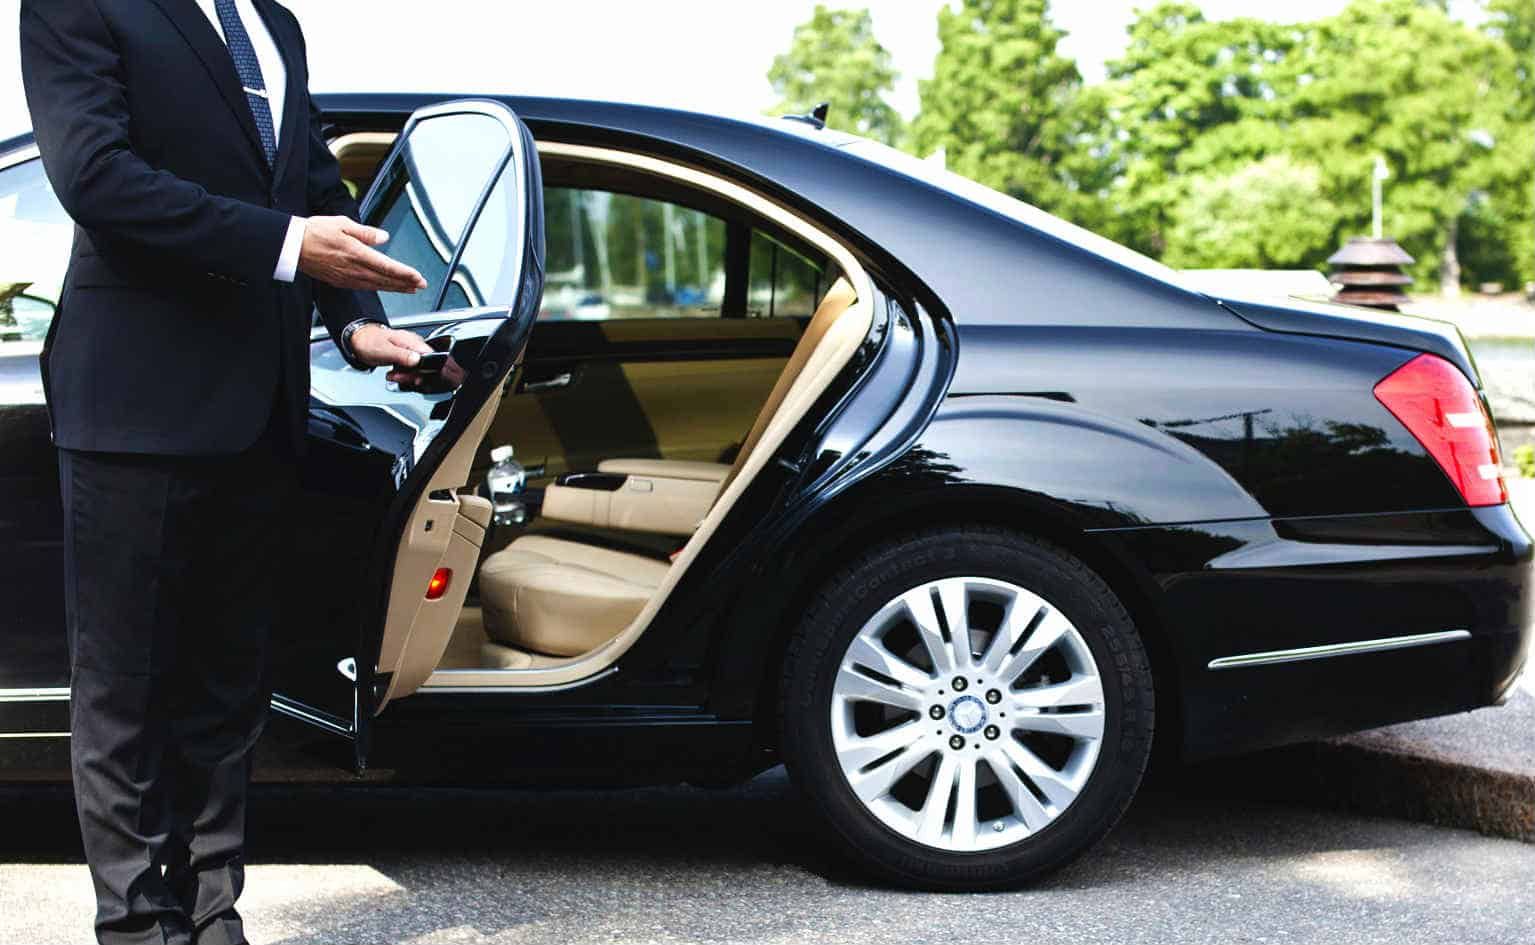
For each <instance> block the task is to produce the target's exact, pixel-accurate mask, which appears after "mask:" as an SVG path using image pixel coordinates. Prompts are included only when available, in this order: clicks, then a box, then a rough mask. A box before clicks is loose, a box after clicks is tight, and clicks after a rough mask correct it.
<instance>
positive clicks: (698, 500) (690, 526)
mask: <svg viewBox="0 0 1535 945" xmlns="http://www.w3.org/2000/svg"><path fill="white" fill-rule="evenodd" d="M630 464H633V465H630ZM640 464H650V465H648V466H644V465H640ZM680 465H681V466H683V467H712V466H717V467H718V468H720V469H723V470H724V471H725V472H724V474H723V475H720V476H719V477H718V478H714V475H713V470H709V469H703V468H698V469H688V468H683V469H681V470H679V471H681V472H683V473H684V474H691V475H692V476H695V477H701V478H686V477H672V476H664V475H655V474H651V475H641V474H639V473H637V472H635V473H620V472H618V470H617V469H615V468H614V467H615V466H617V467H618V469H661V468H663V467H669V466H670V463H669V462H668V461H666V460H609V461H607V462H605V463H603V464H601V466H599V467H598V469H599V470H600V472H596V473H572V474H569V475H565V476H561V477H560V478H559V479H558V480H557V481H556V482H555V483H554V484H553V485H551V486H549V487H548V488H546V489H545V490H544V504H543V510H542V515H543V517H544V518H552V519H557V520H559V521H564V522H577V523H580V524H582V525H595V526H597V527H598V528H616V529H620V530H622V531H630V532H658V533H660V534H663V535H691V534H693V532H694V531H695V530H697V528H698V523H699V522H701V521H703V518H704V516H705V515H707V514H709V509H710V508H711V507H713V505H714V500H715V499H716V498H718V497H719V493H720V486H721V484H722V483H723V482H724V478H725V475H728V474H729V472H730V467H728V466H721V465H720V464H718V463H682V464H680ZM667 471H670V469H668V470H667Z"/></svg>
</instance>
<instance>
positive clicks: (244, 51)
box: [214, 0, 277, 166]
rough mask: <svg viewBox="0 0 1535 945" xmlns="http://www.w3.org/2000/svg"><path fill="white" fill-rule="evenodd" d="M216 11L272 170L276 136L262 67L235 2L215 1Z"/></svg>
mask: <svg viewBox="0 0 1535 945" xmlns="http://www.w3.org/2000/svg"><path fill="white" fill-rule="evenodd" d="M214 2H215V4H216V5H217V7H218V11H219V22H220V23H222V24H223V25H224V43H225V44H226V45H228V46H229V55H230V56H232V57H233V58H234V61H235V71H236V72H238V73H239V74H240V84H241V85H243V86H245V100H246V101H247V102H249V103H250V107H251V116H252V117H254V118H255V119H256V130H257V131H258V132H260V134H261V150H262V151H265V152H266V162H267V165H268V166H271V165H272V164H274V163H275V162H276V161H277V134H276V132H275V131H274V130H273V126H272V106H271V105H270V104H268V102H267V94H266V81H265V80H264V79H262V78H261V63H260V62H259V61H257V59H256V47H254V46H252V45H251V37H250V34H249V33H247V32H245V24H244V23H243V22H241V20H240V11H238V10H236V9H235V0H214Z"/></svg>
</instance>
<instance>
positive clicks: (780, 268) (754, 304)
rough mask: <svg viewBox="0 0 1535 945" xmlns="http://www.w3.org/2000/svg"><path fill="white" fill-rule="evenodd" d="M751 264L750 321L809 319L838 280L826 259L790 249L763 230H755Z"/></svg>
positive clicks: (747, 301) (747, 298) (747, 300)
mask: <svg viewBox="0 0 1535 945" xmlns="http://www.w3.org/2000/svg"><path fill="white" fill-rule="evenodd" d="M750 265H751V270H750V271H751V280H750V283H749V287H748V289H747V293H746V314H747V317H749V318H809V317H810V316H812V315H814V314H815V309H816V306H817V305H819V304H820V302H821V296H823V295H825V294H826V292H827V290H829V289H830V288H831V284H832V282H833V281H834V279H835V277H834V276H831V275H828V267H827V264H826V257H824V256H820V255H814V254H809V253H806V252H802V251H799V250H795V249H791V248H790V247H789V246H788V245H787V244H785V243H782V242H780V241H778V240H776V239H774V238H773V237H771V236H769V235H767V234H766V233H764V232H762V231H761V230H752V236H751V264H750Z"/></svg>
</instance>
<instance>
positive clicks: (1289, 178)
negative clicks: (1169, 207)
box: [1163, 154, 1338, 269]
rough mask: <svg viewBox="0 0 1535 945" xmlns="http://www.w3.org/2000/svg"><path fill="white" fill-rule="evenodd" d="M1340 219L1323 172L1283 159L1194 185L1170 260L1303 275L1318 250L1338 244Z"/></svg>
mask: <svg viewBox="0 0 1535 945" xmlns="http://www.w3.org/2000/svg"><path fill="white" fill-rule="evenodd" d="M1337 216H1338V208H1337V207H1336V206H1335V205H1334V204H1333V203H1332V202H1331V201H1329V200H1328V199H1327V198H1326V196H1324V195H1323V193H1322V173H1321V171H1320V170H1318V169H1317V167H1316V166H1315V165H1309V164H1299V163H1296V162H1295V161H1294V160H1292V159H1291V158H1288V157H1285V156H1284V155H1281V154H1276V155H1272V156H1270V157H1266V158H1264V159H1263V160H1261V161H1258V162H1256V163H1252V164H1244V165H1242V166H1241V167H1239V168H1237V169H1236V170H1234V171H1231V172H1230V173H1219V172H1214V173H1209V174H1204V175H1200V176H1196V177H1193V178H1191V179H1189V180H1188V182H1187V195H1186V196H1185V197H1184V198H1183V199H1182V200H1180V201H1179V202H1178V204H1177V205H1176V206H1175V207H1174V208H1173V211H1172V213H1171V218H1170V224H1171V225H1170V226H1169V228H1168V231H1167V251H1166V253H1164V254H1163V258H1164V259H1165V260H1166V262H1167V264H1168V265H1170V266H1200V267H1207V268H1217V269H1233V268H1252V267H1257V268H1262V269H1303V268H1306V266H1307V265H1309V264H1310V263H1311V262H1312V261H1313V260H1312V259H1310V258H1308V254H1309V253H1310V252H1311V250H1312V248H1313V247H1316V246H1318V245H1326V242H1327V240H1329V239H1331V237H1332V231H1333V220H1334V219H1335V218H1336V217H1337Z"/></svg>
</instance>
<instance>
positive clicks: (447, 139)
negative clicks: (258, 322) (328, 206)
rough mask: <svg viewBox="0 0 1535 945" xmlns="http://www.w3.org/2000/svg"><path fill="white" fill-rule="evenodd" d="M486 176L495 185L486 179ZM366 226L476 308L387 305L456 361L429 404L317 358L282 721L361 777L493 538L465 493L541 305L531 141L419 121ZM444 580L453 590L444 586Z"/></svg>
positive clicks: (286, 630) (440, 296) (394, 158)
mask: <svg viewBox="0 0 1535 945" xmlns="http://www.w3.org/2000/svg"><path fill="white" fill-rule="evenodd" d="M487 119H488V120H491V121H492V122H494V123H495V124H496V125H497V127H499V128H501V129H503V130H504V134H503V135H502V136H501V137H500V138H498V137H497V136H496V135H494V134H488V130H490V129H488V128H487V126H486V124H485V120H487ZM455 120H456V121H458V124H457V125H454V124H451V122H453V121H455ZM459 129H466V133H464V134H459V133H458V130H459ZM469 129H472V133H468V130H469ZM428 131H429V132H430V133H428ZM418 133H420V134H423V135H426V137H424V138H422V139H417V137H416V135H417V134H418ZM418 140H421V141H424V142H426V144H425V146H422V147H417V141H418ZM434 168H435V170H434ZM464 168H469V169H471V170H470V171H469V172H465V171H464ZM474 168H485V169H486V173H485V174H484V175H483V179H482V175H478V174H476V173H474V172H473V169H474ZM447 172H451V173H447ZM402 207H403V210H402ZM363 219H364V221H365V222H369V223H375V222H376V221H379V220H383V219H389V220H391V221H392V222H393V225H394V226H395V227H396V228H397V229H406V230H411V231H412V232H414V233H415V236H416V238H413V239H411V240H406V241H402V245H405V246H407V248H408V251H409V252H410V253H411V254H412V258H413V260H415V261H416V262H418V263H419V264H420V267H421V268H422V270H423V274H425V275H427V278H428V281H429V283H431V285H432V289H430V290H428V291H435V292H436V293H437V294H436V302H435V304H436V305H437V306H438V307H439V308H440V307H441V306H443V305H445V304H449V305H451V304H454V303H462V302H464V301H468V302H471V303H472V304H473V305H474V306H475V307H474V308H470V309H467V310H462V311H436V312H424V311H420V305H421V303H419V302H418V301H415V300H412V299H410V298H408V297H401V298H394V299H386V308H387V309H389V310H391V311H394V312H396V313H399V314H401V315H403V316H404V318H402V319H400V321H402V322H405V323H408V324H410V326H411V327H412V328H413V329H415V330H417V331H421V332H423V333H424V334H426V336H427V340H428V343H429V344H431V345H432V346H433V347H434V348H436V349H437V350H440V351H446V352H448V354H449V359H448V364H449V368H448V369H446V370H445V371H444V372H443V375H442V376H441V378H438V379H434V380H433V381H432V383H430V384H429V385H428V386H426V387H425V388H423V389H419V390H401V389H398V388H395V387H394V386H393V385H391V384H389V383H387V381H386V380H385V378H384V374H383V372H381V371H380V372H373V373H358V372H356V371H353V370H351V369H350V368H349V367H347V366H346V365H345V364H344V363H343V362H341V361H340V360H339V352H337V351H336V350H335V346H334V345H332V344H331V343H330V342H329V341H326V340H323V339H316V340H315V342H314V343H313V345H312V352H311V374H312V384H311V412H310V425H309V432H310V439H311V451H310V452H311V461H310V462H308V463H306V468H305V472H304V477H303V489H302V492H301V495H300V496H299V497H298V499H297V501H296V503H295V509H296V511H297V513H298V518H299V520H300V522H301V524H302V526H303V534H302V536H301V537H300V539H299V540H298V541H297V542H295V545H294V549H293V553H294V558H295V564H296V565H297V571H298V573H300V574H303V575H306V576H307V577H308V579H307V580H298V581H295V587H294V588H291V589H290V590H291V591H292V592H293V593H291V594H290V597H291V602H290V606H289V607H288V609H287V610H286V611H285V619H284V622H283V626H282V628H281V635H282V643H281V645H279V646H278V647H277V650H278V653H277V657H278V658H277V660H276V661H275V664H276V665H275V668H274V683H275V686H274V689H275V694H274V700H273V706H274V708H275V709H277V710H278V711H279V712H281V713H282V714H284V715H288V716H291V717H294V718H297V719H300V720H301V721H304V722H308V723H310V724H313V725H316V726H318V727H320V728H323V729H326V730H329V731H332V732H336V733H339V734H343V735H347V736H349V737H351V738H352V739H353V740H354V742H355V754H356V762H357V764H358V765H359V766H362V765H364V764H365V763H366V757H367V748H368V734H369V730H370V727H371V726H370V720H371V719H372V717H373V716H374V715H376V714H377V713H378V712H380V711H382V710H383V708H384V706H385V705H387V704H388V703H389V702H390V701H392V700H394V699H397V698H402V697H404V696H406V695H409V694H410V693H411V692H413V691H414V690H415V688H416V687H417V686H419V685H420V684H421V682H423V681H424V680H425V679H426V677H427V676H428V675H429V674H430V672H431V670H432V668H434V667H435V665H436V663H437V661H438V660H439V659H440V657H441V654H442V652H443V649H444V648H445V647H446V645H447V642H448V639H449V637H450V635H451V632H452V629H453V625H454V622H455V619H456V617H457V612H458V610H459V608H460V606H461V604H462V602H463V597H464V593H465V591H466V590H467V588H468V585H469V583H470V580H471V578H472V577H473V569H474V565H475V562H476V560H477V558H478V552H479V545H480V544H481V543H482V542H483V540H484V532H485V527H486V524H487V523H488V520H489V516H488V514H487V511H488V510H487V509H486V508H485V507H484V505H483V502H482V501H481V500H478V499H476V498H474V497H464V496H460V495H459V491H460V490H461V489H462V488H463V487H464V486H465V485H467V484H468V483H469V479H470V469H471V467H472V464H473V458H474V456H475V453H476V452H477V450H478V448H479V445H480V442H481V440H482V439H483V438H484V436H485V433H486V431H487V429H488V427H489V424H490V420H491V418H492V417H494V416H495V414H496V412H497V410H498V408H499V405H500V402H501V399H502V397H503V396H504V394H505V392H506V391H507V390H508V388H509V387H510V385H511V384H512V383H514V381H515V377H516V371H517V369H518V367H519V366H520V364H521V361H522V357H523V354H524V351H525V349H526V345H527V339H528V335H529V332H530V329H531V327H532V324H533V321H534V319H535V317H536V315H537V312H538V306H539V299H540V297H541V295H542V290H543V216H542V191H541V185H540V177H539V168H538V160H537V155H536V152H535V151H534V149H533V145H532V139H531V136H530V135H529V134H528V133H527V129H526V128H525V127H523V126H522V125H521V123H520V122H519V121H518V120H517V118H516V116H515V115H513V114H512V113H511V112H510V111H509V110H508V109H506V108H505V107H504V106H502V105H499V104H497V103H493V102H474V101H466V102H451V103H445V104H439V105H434V106H432V107H430V108H427V109H423V110H422V111H420V112H417V113H416V114H415V115H413V116H412V118H411V120H410V122H409V123H408V124H407V126H406V128H405V131H404V132H402V134H401V135H400V137H399V139H398V141H397V142H396V144H395V147H394V150H393V151H392V152H391V155H390V157H389V158H388V159H386V161H385V163H384V165H383V168H382V169H381V171H380V174H379V175H378V178H377V180H376V181H375V182H374V185H373V188H372V189H371V190H370V192H369V194H368V197H367V198H366V199H365V200H364V201H363ZM392 242H393V241H391V243H392ZM428 269H430V270H432V271H431V272H428V271H427V270H428ZM428 304H433V303H428ZM448 572H451V577H447V579H446V581H442V580H439V579H438V578H437V577H434V576H440V575H446V574H448Z"/></svg>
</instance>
